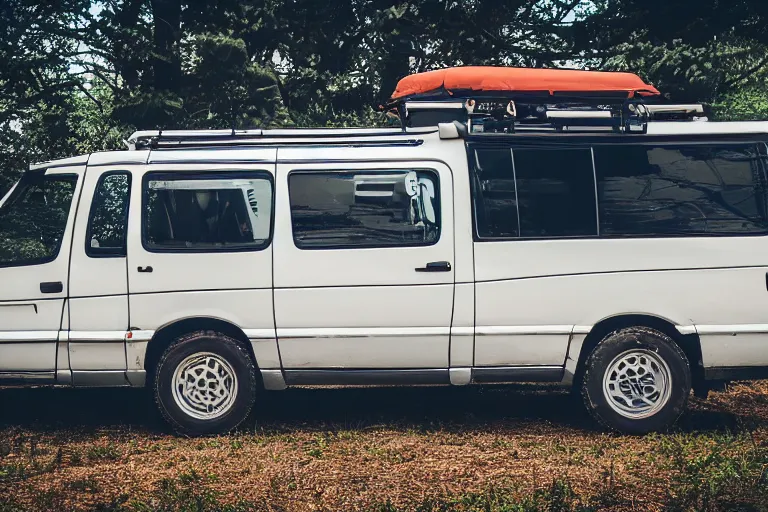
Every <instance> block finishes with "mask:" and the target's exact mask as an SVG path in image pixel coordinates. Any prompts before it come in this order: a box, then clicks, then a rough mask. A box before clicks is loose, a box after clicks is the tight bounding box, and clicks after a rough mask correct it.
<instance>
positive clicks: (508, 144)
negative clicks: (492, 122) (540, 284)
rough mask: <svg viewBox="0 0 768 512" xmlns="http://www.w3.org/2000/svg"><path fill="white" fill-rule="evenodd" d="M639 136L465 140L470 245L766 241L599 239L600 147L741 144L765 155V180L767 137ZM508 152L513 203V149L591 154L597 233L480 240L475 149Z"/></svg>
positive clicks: (717, 235) (616, 236)
mask: <svg viewBox="0 0 768 512" xmlns="http://www.w3.org/2000/svg"><path fill="white" fill-rule="evenodd" d="M640 137H641V136H632V137H622V138H621V139H615V140H608V136H601V137H599V138H595V139H593V140H589V141H584V140H582V141H579V140H571V141H567V142H570V143H568V144H566V143H564V142H561V141H566V139H565V138H560V139H557V138H554V137H553V138H541V139H538V140H526V141H525V142H519V143H516V142H515V141H514V140H500V139H499V140H483V139H482V138H478V137H473V138H468V139H467V141H466V143H465V147H466V151H467V159H468V162H469V165H468V168H469V173H470V180H469V184H470V201H471V202H472V208H471V214H472V241H473V242H532V241H547V240H598V239H600V240H639V239H659V238H672V239H677V238H748V237H749V238H753V237H766V236H768V231H767V232H766V233H738V234H733V233H696V234H690V233H680V234H672V233H665V234H656V235H654V234H645V235H633V234H632V235H629V234H628V235H621V234H612V235H603V234H600V225H599V224H600V210H599V203H598V197H597V170H596V168H595V159H594V148H595V147H600V146H613V145H620V146H621V145H636V146H680V145H683V144H685V145H692V146H693V145H696V146H714V145H737V144H739V145H743V144H755V145H756V146H758V147H760V146H762V147H763V149H764V151H765V153H764V154H763V153H761V152H760V151H759V150H758V154H759V155H761V156H762V157H763V158H762V159H760V162H761V165H762V167H763V171H764V173H765V174H766V177H767V178H768V134H746V135H743V134H733V135H729V136H726V137H722V138H718V137H712V136H710V135H707V136H706V137H702V138H698V137H697V138H691V136H688V135H680V136H675V137H674V138H669V137H668V136H666V137H664V136H658V137H652V138H650V137H649V138H646V137H644V136H643V137H642V138H640ZM505 148H509V150H510V151H512V155H513V156H512V162H513V176H514V180H515V199H517V175H516V173H515V171H514V150H515V149H546V148H551V149H589V150H590V152H591V153H592V174H593V180H594V183H595V207H596V215H597V222H598V230H597V234H596V235H579V236H544V237H522V236H517V237H508V236H506V237H493V238H491V237H482V236H480V234H479V230H478V225H477V214H476V211H475V209H476V206H477V201H476V200H475V198H476V194H477V188H476V187H477V184H476V180H475V178H476V176H477V174H476V173H475V162H474V151H475V150H476V149H505ZM517 210H518V230H519V226H520V206H519V205H517Z"/></svg>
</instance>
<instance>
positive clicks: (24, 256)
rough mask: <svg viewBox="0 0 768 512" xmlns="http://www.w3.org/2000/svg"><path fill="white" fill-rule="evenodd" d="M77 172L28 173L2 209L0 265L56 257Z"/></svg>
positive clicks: (42, 260) (0, 210) (65, 225)
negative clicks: (70, 173)
mask: <svg viewBox="0 0 768 512" xmlns="http://www.w3.org/2000/svg"><path fill="white" fill-rule="evenodd" d="M76 185H77V176H74V175H45V174H42V173H39V172H34V173H29V174H27V175H26V176H25V177H24V178H22V180H21V181H20V182H19V184H18V186H17V187H16V188H15V189H14V191H13V193H12V195H11V196H10V197H9V198H8V199H7V200H6V202H5V203H3V206H2V208H1V209H0V266H12V265H28V264H35V263H43V262H46V261H51V260H53V259H55V258H56V256H57V255H58V254H59V249H61V242H62V240H63V238H64V231H65V230H66V227H67V219H68V217H69V210H70V206H71V205H72V197H73V196H74V193H75V187H76Z"/></svg>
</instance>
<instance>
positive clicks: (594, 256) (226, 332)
mask: <svg viewBox="0 0 768 512" xmlns="http://www.w3.org/2000/svg"><path fill="white" fill-rule="evenodd" d="M466 128H467V125H466V124H460V123H444V124H440V125H439V126H436V127H415V128H407V129H403V130H387V129H344V130H246V131H231V130H220V131H188V132H184V131H174V132H165V131H163V132H162V133H161V132H139V133H136V134H134V135H133V136H132V137H131V139H130V141H129V143H130V144H129V146H130V149H129V150H126V151H116V152H105V153H94V154H91V155H86V156H80V157H75V158H68V159H64V160H57V161H53V162H47V163H43V164H40V165H36V166H33V167H32V168H31V169H30V170H29V172H27V173H26V174H25V175H24V177H23V178H22V179H21V180H20V181H19V182H18V183H17V184H16V185H15V187H14V188H13V189H12V190H11V191H10V192H9V193H8V194H7V195H6V196H5V197H4V198H3V199H2V201H1V202H0V385H59V386H78V387H79V386H136V387H142V386H147V387H149V388H150V389H152V391H153V393H154V396H155V399H156V402H157V404H158V406H159V408H160V411H161V412H162V413H163V415H164V417H165V418H166V419H167V420H168V421H169V422H170V424H171V425H172V426H173V427H174V428H175V429H176V430H177V431H178V432H180V433H183V434H187V435H205V434H215V433H221V432H226V431H228V430H230V429H232V428H234V427H236V426H237V425H238V424H240V423H241V422H242V421H243V420H244V419H245V418H246V416H247V415H248V413H249V411H250V410H251V408H252V406H253V404H254V403H258V401H257V399H258V396H259V395H260V394H261V393H262V391H263V390H282V389H285V388H286V387H288V386H303V385H321V386H323V385H334V386H338V385H425V384H426V385H440V384H445V385H448V384H452V385H458V386H462V385H468V384H475V383H508V382H521V381H522V382H551V383H560V384H562V385H563V386H573V387H575V389H576V390H577V391H579V392H580V393H581V394H582V395H583V397H584V402H585V404H586V407H587V408H588V409H589V410H590V412H591V413H592V414H593V415H594V416H595V417H596V418H597V419H598V420H599V421H601V422H602V423H604V424H605V425H607V426H609V427H611V428H613V429H617V430H620V431H623V432H629V433H643V432H649V431H655V430H661V429H664V428H666V427H668V426H670V425H671V424H672V423H674V421H675V420H676V419H677V418H678V416H679V415H680V414H681V412H682V411H683V410H684V408H685V405H686V402H687V399H688V396H689V394H690V392H691V390H692V389H693V390H694V391H695V392H697V393H699V394H706V391H707V390H708V389H709V387H710V386H711V385H712V383H713V382H718V381H723V380H729V379H757V378H764V377H768V290H767V289H766V286H767V285H768V236H766V235H768V174H767V171H768V166H767V163H768V160H767V159H766V157H768V149H767V146H766V141H768V123H708V122H675V123H672V122H669V123H650V124H649V125H648V127H647V130H646V131H647V133H641V134H629V133H613V132H610V131H609V132H606V133H596V132H595V131H589V132H585V133H581V132H576V131H574V132H568V131H557V130H556V131H549V132H547V131H537V130H534V131H520V132H516V133H508V132H506V133H485V132H484V133H478V132H477V131H476V130H468V129H466ZM560 128H562V127H560ZM558 130H559V128H558ZM486 131H487V130H486Z"/></svg>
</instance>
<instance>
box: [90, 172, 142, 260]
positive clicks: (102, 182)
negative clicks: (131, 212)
mask: <svg viewBox="0 0 768 512" xmlns="http://www.w3.org/2000/svg"><path fill="white" fill-rule="evenodd" d="M130 188H131V175H130V174H129V173H127V172H120V173H113V174H105V175H103V176H102V177H101V178H100V179H99V183H98V185H96V191H95V192H94V196H93V202H92V203H91V216H90V219H89V221H88V236H87V238H86V240H87V244H86V249H85V252H86V254H88V255H89V256H100V255H118V256H125V254H126V250H125V234H126V232H127V229H128V203H129V198H130Z"/></svg>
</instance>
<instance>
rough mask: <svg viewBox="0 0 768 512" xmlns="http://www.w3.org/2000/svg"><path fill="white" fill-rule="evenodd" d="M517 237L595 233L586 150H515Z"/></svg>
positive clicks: (591, 174) (589, 158)
mask: <svg viewBox="0 0 768 512" xmlns="http://www.w3.org/2000/svg"><path fill="white" fill-rule="evenodd" d="M513 158H514V166H515V167H514V168H515V176H516V183H517V200H518V208H519V212H520V236H521V237H526V238H528V237H531V238H537V237H570V236H594V235H597V211H596V210H597V206H596V204H595V180H594V172H593V169H592V153H591V151H590V150H589V149H556V148H545V149H544V148H543V149H515V150H514V152H513Z"/></svg>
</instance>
